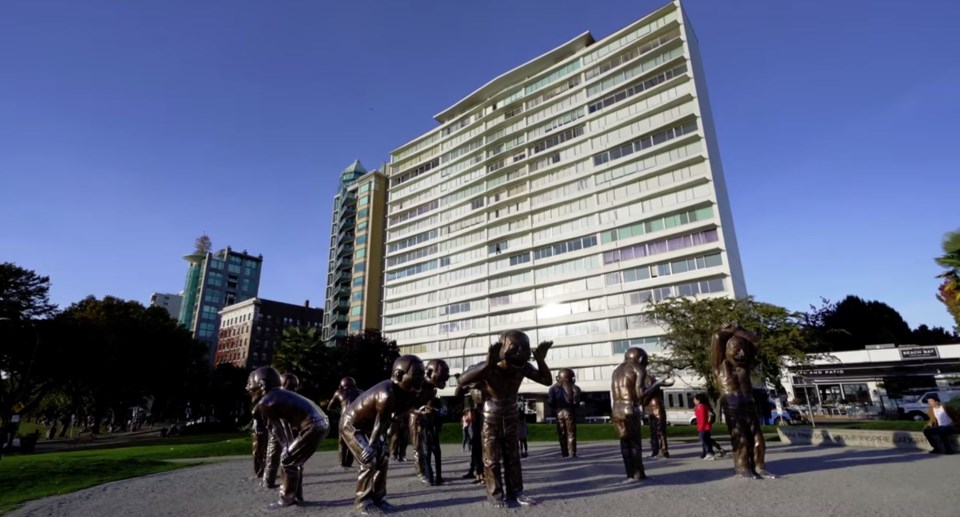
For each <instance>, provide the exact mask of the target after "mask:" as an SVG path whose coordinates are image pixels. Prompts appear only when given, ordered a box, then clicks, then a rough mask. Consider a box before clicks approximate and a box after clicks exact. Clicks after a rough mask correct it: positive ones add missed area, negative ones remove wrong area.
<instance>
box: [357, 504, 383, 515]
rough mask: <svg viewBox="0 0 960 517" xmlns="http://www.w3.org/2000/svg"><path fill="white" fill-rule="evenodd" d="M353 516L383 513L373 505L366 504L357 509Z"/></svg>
mask: <svg viewBox="0 0 960 517" xmlns="http://www.w3.org/2000/svg"><path fill="white" fill-rule="evenodd" d="M353 514H354V515H383V511H382V510H381V509H380V508H378V507H377V505H375V504H373V503H366V504H364V505H363V506H361V507H359V508H357V509H356V510H355V511H354V512H353Z"/></svg>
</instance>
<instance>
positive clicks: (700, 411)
mask: <svg viewBox="0 0 960 517" xmlns="http://www.w3.org/2000/svg"><path fill="white" fill-rule="evenodd" d="M693 400H694V401H695V402H696V404H697V405H696V406H694V408H693V412H694V414H695V415H696V416H697V433H698V434H699V435H700V445H701V446H702V447H703V452H701V453H700V459H703V460H708V461H713V460H715V459H717V458H716V456H714V455H713V438H711V437H710V429H711V424H710V402H709V401H708V400H707V396H706V395H704V394H703V393H698V394H697V395H696V396H694V397H693Z"/></svg>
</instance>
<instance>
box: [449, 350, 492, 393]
mask: <svg viewBox="0 0 960 517" xmlns="http://www.w3.org/2000/svg"><path fill="white" fill-rule="evenodd" d="M502 347H503V343H500V342H499V341H497V342H496V343H494V344H492V345H490V348H488V349H487V360H486V362H484V363H482V364H481V366H480V367H479V368H474V369H473V370H467V371H464V372H463V374H462V375H460V380H459V381H457V389H461V388H462V387H463V386H469V385H471V384H473V383H475V382H477V381H480V380H483V379H484V378H485V377H486V376H487V370H489V369H490V368H492V367H493V366H494V365H496V364H497V361H498V360H499V359H500V349H501V348H502ZM464 370H466V365H464Z"/></svg>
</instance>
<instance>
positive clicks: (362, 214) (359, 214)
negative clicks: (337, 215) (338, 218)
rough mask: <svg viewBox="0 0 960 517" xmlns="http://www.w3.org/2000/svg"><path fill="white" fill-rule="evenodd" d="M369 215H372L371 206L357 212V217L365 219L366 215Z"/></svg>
mask: <svg viewBox="0 0 960 517" xmlns="http://www.w3.org/2000/svg"><path fill="white" fill-rule="evenodd" d="M369 215H370V209H369V208H364V209H362V210H360V211H359V212H357V218H359V219H363V218H364V217H367V216H369Z"/></svg>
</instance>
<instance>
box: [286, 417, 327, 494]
mask: <svg viewBox="0 0 960 517" xmlns="http://www.w3.org/2000/svg"><path fill="white" fill-rule="evenodd" d="M328 430H329V424H328V423H327V422H326V421H317V422H314V423H312V424H307V425H306V426H305V427H304V428H303V429H301V430H300V434H299V435H298V436H297V437H296V438H294V440H293V441H292V442H290V445H288V446H287V449H286V451H285V452H284V454H282V455H281V457H280V466H281V467H282V468H283V474H284V479H283V484H282V485H281V486H280V503H281V505H283V506H288V505H291V504H300V503H303V464H304V463H306V462H307V460H308V459H310V456H313V453H314V452H316V450H317V447H318V446H319V445H320V442H321V441H323V438H324V437H325V436H327V431H328Z"/></svg>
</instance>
